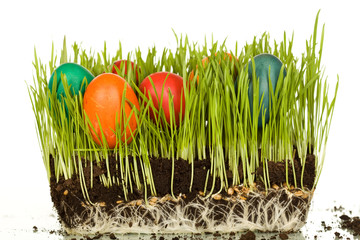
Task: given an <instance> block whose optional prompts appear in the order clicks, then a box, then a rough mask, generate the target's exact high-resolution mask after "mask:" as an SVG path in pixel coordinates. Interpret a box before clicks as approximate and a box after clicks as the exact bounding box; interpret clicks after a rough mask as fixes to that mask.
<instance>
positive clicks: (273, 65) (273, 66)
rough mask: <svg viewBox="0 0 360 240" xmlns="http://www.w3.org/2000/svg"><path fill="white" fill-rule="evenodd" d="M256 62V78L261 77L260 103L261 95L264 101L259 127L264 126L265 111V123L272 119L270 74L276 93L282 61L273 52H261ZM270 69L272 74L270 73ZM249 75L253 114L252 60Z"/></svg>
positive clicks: (249, 91) (256, 57) (284, 74)
mask: <svg viewBox="0 0 360 240" xmlns="http://www.w3.org/2000/svg"><path fill="white" fill-rule="evenodd" d="M254 62H255V73H256V78H257V79H259V103H258V104H260V101H261V97H262V96H263V95H264V97H263V102H262V105H261V110H260V114H259V119H258V127H260V128H261V127H262V114H263V111H266V112H265V124H266V123H268V122H269V119H270V109H269V97H270V92H269V76H270V80H271V85H272V88H273V92H274V93H275V89H276V84H277V82H278V78H279V75H280V71H281V67H282V65H283V64H282V62H281V61H280V59H278V58H277V57H276V56H274V55H272V54H267V53H264V54H259V55H257V56H255V57H254ZM269 70H270V74H269ZM248 75H249V80H250V82H249V89H248V96H249V102H250V111H251V115H252V114H253V69H252V62H251V61H250V62H249V66H248ZM285 76H286V71H285V68H284V70H283V77H284V78H285Z"/></svg>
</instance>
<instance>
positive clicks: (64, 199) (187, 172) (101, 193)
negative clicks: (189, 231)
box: [50, 154, 315, 227]
mask: <svg viewBox="0 0 360 240" xmlns="http://www.w3.org/2000/svg"><path fill="white" fill-rule="evenodd" d="M51 159H52V157H51ZM129 162H130V163H132V167H133V166H135V165H136V166H138V167H139V166H140V162H139V159H134V158H132V157H131V156H130V157H129ZM240 162H241V161H240ZM292 162H293V163H294V166H293V165H292ZM150 163H151V170H152V175H153V181H154V185H155V186H156V193H157V196H158V197H162V196H165V195H167V194H169V193H171V177H172V165H173V164H174V178H173V193H174V195H175V196H178V195H179V194H182V195H183V196H185V197H184V198H183V200H184V201H185V202H189V201H192V200H194V199H195V198H196V197H197V195H198V193H199V192H201V191H204V188H205V183H206V178H207V174H208V171H209V170H210V168H211V162H210V160H209V159H204V160H199V159H195V160H194V162H193V164H189V163H188V161H185V160H183V159H178V160H175V161H174V163H173V162H172V161H171V160H169V159H164V158H154V157H150ZM51 164H52V165H53V161H52V160H51ZM267 164H268V172H269V175H268V179H269V180H270V184H269V185H270V186H273V185H274V184H276V185H278V186H282V184H284V183H285V182H286V181H288V182H289V184H290V185H294V184H295V181H296V183H297V184H298V186H299V185H300V183H301V181H302V186H303V187H305V188H308V189H311V188H312V187H313V185H314V180H315V157H314V155H311V154H308V155H307V157H306V160H305V168H304V173H303V179H301V173H302V165H301V161H300V159H299V157H298V156H297V155H295V158H294V160H293V161H291V162H290V161H288V162H287V163H285V162H284V161H281V162H276V163H275V162H270V161H268V162H267ZM262 166H263V163H260V167H259V168H258V169H257V171H256V172H254V173H253V174H255V182H256V184H257V187H258V189H261V188H264V183H263V182H262V177H259V176H263V168H262ZM225 167H226V169H229V167H228V166H225ZM286 167H287V168H288V169H287V171H286ZM139 168H140V167H139ZM293 168H294V169H295V176H296V177H295V178H294V174H292V173H293ZM51 169H52V170H53V169H54V167H53V166H51ZM83 169H84V180H85V184H86V186H87V194H88V195H89V198H90V199H91V201H92V202H94V203H95V202H98V203H101V202H103V203H105V206H104V209H105V210H106V211H108V212H109V213H111V210H112V209H113V208H114V207H115V206H116V205H117V204H118V202H119V200H122V201H132V200H138V199H142V198H144V196H145V194H144V189H139V188H137V186H136V185H135V184H134V182H133V183H132V189H133V191H132V192H129V193H128V196H127V199H125V196H124V189H123V187H122V185H121V184H120V185H117V184H115V185H113V186H111V187H104V186H103V184H102V183H101V178H100V175H102V174H105V176H107V174H108V172H107V169H110V174H111V176H115V177H117V178H119V179H120V182H121V181H122V178H121V174H120V172H119V171H116V170H115V169H118V167H117V161H116V159H115V157H111V156H110V157H109V166H106V165H105V162H103V163H102V165H100V166H96V165H95V164H94V165H93V166H90V165H89V164H86V163H85V162H84V161H83ZM192 171H193V172H194V174H193V181H192V187H191V191H190V182H191V173H192ZM286 172H288V173H289V174H288V179H287V178H286ZM138 173H139V174H138V175H139V178H140V179H143V175H142V172H141V170H139V171H138ZM238 173H239V176H240V181H241V182H242V181H243V168H242V166H241V165H240V166H239V167H238ZM226 175H227V181H228V183H229V185H230V184H231V183H232V181H233V179H232V178H233V173H232V172H231V171H230V170H228V171H227V174H226ZM54 176H55V174H54V172H52V176H51V179H50V192H51V198H52V201H53V203H54V206H55V208H56V210H57V212H58V215H59V218H60V220H61V221H62V222H63V223H64V224H66V225H67V227H73V226H72V224H71V222H69V221H68V220H67V219H71V217H72V216H75V215H77V216H80V215H82V216H83V217H85V218H86V213H84V212H83V210H84V208H83V206H82V204H84V202H86V200H85V199H84V197H83V189H82V188H81V186H82V184H84V183H83V182H82V183H80V179H79V177H78V176H77V175H75V174H74V176H72V177H71V178H70V179H67V180H65V179H64V178H63V177H60V178H59V179H58V180H57V179H56V178H55V177H54ZM212 182H213V179H212V177H211V176H208V183H209V184H207V186H206V188H207V191H210V190H211V188H212V184H211V183H212ZM90 186H93V187H92V188H91V187H90ZM219 190H220V180H219V179H215V187H214V191H213V192H218V191H219ZM148 192H149V189H148ZM223 194H227V193H226V192H223ZM148 195H149V193H148ZM269 197H271V196H269ZM221 201H222V200H221ZM221 201H220V202H221ZM64 203H66V205H67V206H71V208H64V207H63V206H64ZM214 204H216V202H215V203H214ZM293 204H294V207H295V208H296V207H297V204H299V203H298V202H296V201H294V203H293ZM221 205H222V204H219V207H220V208H221ZM219 212H221V211H219ZM84 214H85V215H84ZM221 219H222V216H219V220H221ZM198 224H199V225H201V224H203V223H198ZM202 227H206V226H202Z"/></svg>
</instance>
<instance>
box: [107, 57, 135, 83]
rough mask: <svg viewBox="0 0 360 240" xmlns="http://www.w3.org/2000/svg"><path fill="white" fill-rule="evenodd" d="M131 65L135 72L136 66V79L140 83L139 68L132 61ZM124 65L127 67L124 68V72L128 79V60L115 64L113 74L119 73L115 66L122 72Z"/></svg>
mask: <svg viewBox="0 0 360 240" xmlns="http://www.w3.org/2000/svg"><path fill="white" fill-rule="evenodd" d="M130 64H131V68H132V70H134V66H135V70H136V71H135V78H136V82H138V81H139V76H138V67H137V66H136V65H135V64H134V63H133V62H131V61H130ZM123 65H125V66H124V68H125V69H124V70H125V71H124V75H125V76H124V77H126V75H127V73H128V71H127V67H128V61H127V60H118V61H116V62H114V64H113V67H112V70H111V72H112V73H115V74H117V73H118V72H117V71H116V68H115V66H116V67H117V68H118V69H119V70H120V71H121V69H122V66H123Z"/></svg>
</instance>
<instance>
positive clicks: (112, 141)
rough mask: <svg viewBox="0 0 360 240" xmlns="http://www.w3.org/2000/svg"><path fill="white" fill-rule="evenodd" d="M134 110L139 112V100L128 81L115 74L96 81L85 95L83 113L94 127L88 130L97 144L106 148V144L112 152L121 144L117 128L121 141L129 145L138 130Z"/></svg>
mask: <svg viewBox="0 0 360 240" xmlns="http://www.w3.org/2000/svg"><path fill="white" fill-rule="evenodd" d="M125 88H126V89H125ZM124 89H125V92H124ZM124 93H125V98H124V99H123V94H124ZM133 106H135V107H136V109H137V111H140V106H139V102H138V99H137V97H136V95H135V93H134V91H133V89H132V88H131V87H130V85H129V84H128V83H127V82H126V81H125V79H123V78H122V77H120V76H119V75H116V74H113V73H103V74H101V75H99V76H97V77H96V78H94V79H93V81H92V82H91V83H90V84H89V86H88V87H87V89H86V91H85V95H84V112H85V113H86V116H87V117H88V119H89V121H90V123H91V125H92V127H93V129H92V127H91V126H89V128H90V131H91V134H92V137H93V139H94V141H95V142H96V143H97V144H98V145H103V144H102V143H104V140H105V141H106V143H107V145H108V147H109V148H111V149H112V148H115V147H116V146H117V144H118V141H119V140H118V139H117V136H116V133H115V131H116V129H117V127H118V129H119V128H120V134H119V135H118V136H120V135H121V141H122V142H124V143H127V144H129V143H130V142H131V141H132V140H133V136H135V132H136V128H137V118H136V115H137V111H133ZM84 116H85V114H84ZM119 125H121V126H119ZM125 127H126V130H124V129H125ZM103 135H104V136H105V139H103V137H102V136H103Z"/></svg>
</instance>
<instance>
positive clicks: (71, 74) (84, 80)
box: [48, 63, 94, 113]
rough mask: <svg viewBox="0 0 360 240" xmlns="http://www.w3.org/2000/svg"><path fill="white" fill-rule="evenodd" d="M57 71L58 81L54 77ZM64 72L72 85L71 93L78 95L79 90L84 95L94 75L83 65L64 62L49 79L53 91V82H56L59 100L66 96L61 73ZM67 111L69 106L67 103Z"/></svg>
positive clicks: (68, 82)
mask: <svg viewBox="0 0 360 240" xmlns="http://www.w3.org/2000/svg"><path fill="white" fill-rule="evenodd" d="M55 73H56V81H55V79H54V76H55ZM62 74H64V75H65V76H66V80H67V84H68V85H69V86H70V93H71V94H72V95H77V94H79V92H80V93H81V94H82V95H84V92H85V88H86V85H87V84H89V83H90V82H91V81H92V80H93V79H94V76H93V75H92V74H91V73H90V72H89V71H88V70H87V69H86V68H84V67H83V66H81V65H79V64H76V63H64V64H61V65H60V66H59V67H57V68H56V69H55V71H54V72H53V73H52V74H51V77H50V80H49V85H48V86H49V89H50V92H52V91H53V88H54V86H53V84H54V83H55V82H56V87H55V88H54V89H55V90H56V95H57V98H58V100H59V101H60V100H61V98H62V97H65V96H66V94H65V88H64V85H63V82H62V81H61V75H62ZM65 109H66V113H67V111H68V110H67V106H66V105H65Z"/></svg>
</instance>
